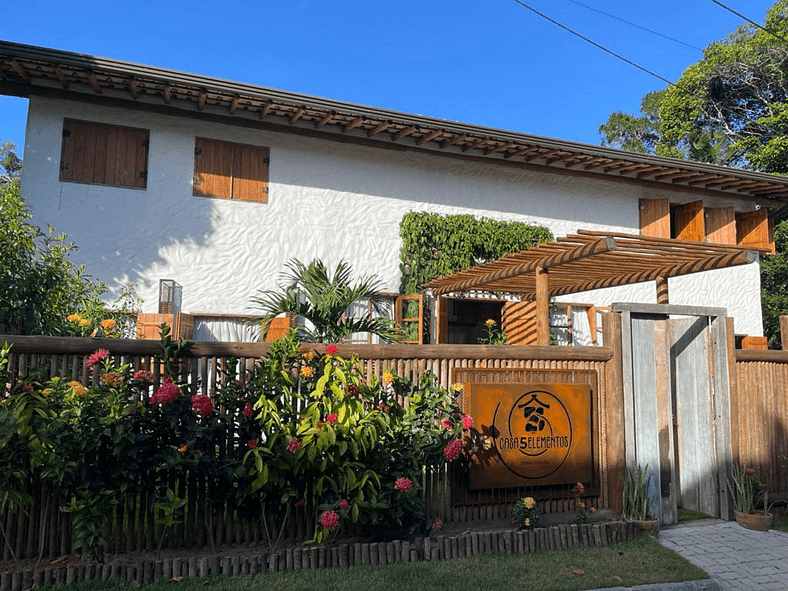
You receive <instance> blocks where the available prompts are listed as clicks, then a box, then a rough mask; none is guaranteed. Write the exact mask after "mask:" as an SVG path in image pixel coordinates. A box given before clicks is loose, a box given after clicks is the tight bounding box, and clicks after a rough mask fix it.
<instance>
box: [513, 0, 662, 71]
mask: <svg viewBox="0 0 788 591" xmlns="http://www.w3.org/2000/svg"><path fill="white" fill-rule="evenodd" d="M514 1H515V2H517V4H519V5H520V6H522V7H523V8H527V9H528V10H530V11H531V12H533V13H534V14H537V15H539V16H541V17H542V18H543V19H545V20H547V21H550V22H551V23H553V24H554V25H555V26H557V27H560V28H562V29H563V30H564V31H567V32H568V33H572V35H575V36H576V37H579V38H580V39H582V40H583V41H585V42H586V43H590V44H591V45H593V46H594V47H596V48H597V49H601V50H602V51H604V52H605V53H609V54H610V55H612V56H613V57H615V58H616V59H620V60H621V61H622V62H625V63H627V64H629V65H630V66H632V67H634V68H637V69H638V70H641V71H642V72H645V73H646V74H648V75H650V76H653V77H654V78H657V79H658V80H661V81H662V82H664V83H665V84H668V85H670V86H676V85H675V84H674V83H673V82H671V81H670V80H668V79H667V78H663V77H662V76H660V75H659V74H657V73H655V72H652V71H651V70H649V69H648V68H644V67H643V66H641V65H640V64H636V63H635V62H633V61H632V60H630V59H627V58H625V57H624V56H623V55H619V54H618V53H616V52H614V51H612V50H610V49H608V48H607V47H605V46H603V45H600V44H599V43H597V42H596V41H592V40H591V39H589V38H588V37H585V36H583V35H581V34H580V33H578V32H577V31H575V30H574V29H570V28H569V27H567V26H566V25H563V24H561V23H559V22H558V21H557V20H554V19H552V18H550V17H549V16H547V15H546V14H543V13H541V12H539V11H538V10H536V9H535V8H533V7H532V6H529V5H528V4H526V3H525V2H523V1H522V0H514Z"/></svg>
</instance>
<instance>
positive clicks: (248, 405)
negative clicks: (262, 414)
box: [243, 402, 253, 419]
mask: <svg viewBox="0 0 788 591" xmlns="http://www.w3.org/2000/svg"><path fill="white" fill-rule="evenodd" d="M252 412H253V410H252V403H251V402H247V403H246V406H244V413H243V414H244V416H245V417H246V418H247V419H251V418H252Z"/></svg>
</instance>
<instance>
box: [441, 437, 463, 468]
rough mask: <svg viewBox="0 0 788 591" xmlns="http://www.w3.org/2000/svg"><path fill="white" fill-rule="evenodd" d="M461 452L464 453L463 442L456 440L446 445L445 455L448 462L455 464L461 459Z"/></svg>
mask: <svg viewBox="0 0 788 591" xmlns="http://www.w3.org/2000/svg"><path fill="white" fill-rule="evenodd" d="M461 451H462V440H461V439H454V440H452V441H450V442H449V443H448V444H447V445H446V447H444V448H443V455H444V457H445V458H446V459H447V460H448V461H450V462H453V461H454V460H456V459H457V458H458V457H460V452H461Z"/></svg>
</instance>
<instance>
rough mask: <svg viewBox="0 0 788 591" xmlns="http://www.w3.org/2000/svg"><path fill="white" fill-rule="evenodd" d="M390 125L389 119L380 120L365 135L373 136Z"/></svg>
mask: <svg viewBox="0 0 788 591" xmlns="http://www.w3.org/2000/svg"><path fill="white" fill-rule="evenodd" d="M389 127H391V121H381V122H380V123H378V124H377V125H376V126H375V127H373V128H372V129H370V130H369V131H368V132H367V137H374V136H376V135H378V134H379V133H381V132H383V131H386V130H387V129H388V128H389Z"/></svg>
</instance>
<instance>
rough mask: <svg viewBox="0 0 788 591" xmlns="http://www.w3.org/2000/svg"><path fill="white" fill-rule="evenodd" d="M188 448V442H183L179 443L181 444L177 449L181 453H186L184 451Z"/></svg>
mask: <svg viewBox="0 0 788 591" xmlns="http://www.w3.org/2000/svg"><path fill="white" fill-rule="evenodd" d="M188 449H189V446H188V444H186V443H184V444H183V445H181V446H180V447H179V448H178V451H179V452H180V453H182V454H185V453H186V451H187V450H188Z"/></svg>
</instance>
